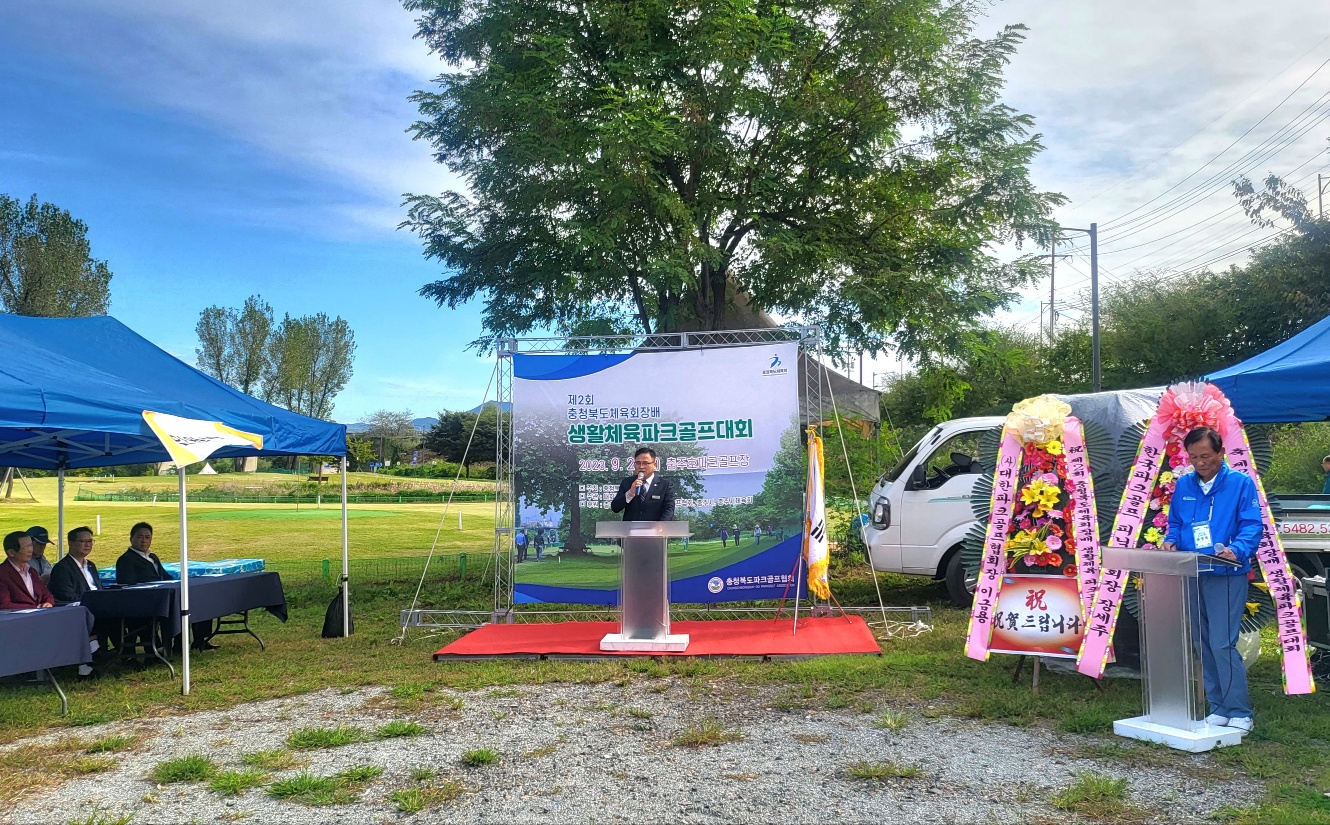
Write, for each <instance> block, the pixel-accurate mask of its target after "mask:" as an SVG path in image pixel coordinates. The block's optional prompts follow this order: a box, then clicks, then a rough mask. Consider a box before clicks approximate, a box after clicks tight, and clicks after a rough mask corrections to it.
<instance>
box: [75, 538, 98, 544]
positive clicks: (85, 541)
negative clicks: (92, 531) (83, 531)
mask: <svg viewBox="0 0 1330 825" xmlns="http://www.w3.org/2000/svg"><path fill="white" fill-rule="evenodd" d="M92 542H93V539H74V540H73V541H71V542H70V544H92Z"/></svg>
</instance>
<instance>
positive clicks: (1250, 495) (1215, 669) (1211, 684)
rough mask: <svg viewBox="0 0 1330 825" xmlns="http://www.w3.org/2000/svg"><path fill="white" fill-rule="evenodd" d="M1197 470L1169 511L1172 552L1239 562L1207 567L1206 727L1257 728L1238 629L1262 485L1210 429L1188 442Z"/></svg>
mask: <svg viewBox="0 0 1330 825" xmlns="http://www.w3.org/2000/svg"><path fill="white" fill-rule="evenodd" d="M1182 446H1183V447H1184V448H1186V450H1187V457H1188V458H1189V459H1190V460H1191V466H1192V469H1193V470H1194V471H1195V472H1192V473H1187V474H1186V475H1183V476H1180V477H1179V478H1178V482H1177V487H1176V488H1175V489H1174V491H1173V502H1172V504H1171V505H1170V506H1169V509H1168V536H1167V538H1166V539H1165V540H1164V549H1165V550H1184V551H1187V552H1193V553H1205V554H1208V555H1212V556H1215V557H1217V558H1221V559H1227V560H1229V561H1231V562H1236V566H1229V565H1224V564H1212V565H1205V564H1202V566H1201V574H1200V577H1199V582H1198V585H1199V587H1200V597H1201V599H1200V609H1199V611H1198V613H1199V615H1198V617H1197V619H1195V620H1193V624H1194V626H1199V629H1200V643H1201V672H1202V676H1203V677H1204V680H1205V698H1206V700H1207V701H1208V702H1209V703H1210V715H1209V716H1207V717H1206V718H1205V721H1206V723H1207V724H1211V725H1220V726H1226V727H1230V728H1237V729H1238V730H1241V731H1243V732H1244V733H1246V732H1248V731H1250V730H1251V729H1252V707H1251V697H1250V696H1249V694H1248V692H1247V671H1246V669H1244V667H1243V664H1242V656H1241V655H1240V654H1239V653H1238V647H1237V646H1238V633H1239V632H1240V631H1241V629H1242V614H1243V611H1245V610H1246V605H1247V574H1248V573H1249V572H1250V571H1251V565H1252V559H1253V558H1255V556H1256V548H1257V546H1258V544H1259V543H1260V540H1261V531H1262V526H1261V507H1260V503H1259V501H1258V499H1257V495H1256V483H1255V482H1254V481H1252V480H1251V477H1250V476H1248V475H1247V474H1245V473H1239V472H1237V471H1236V470H1233V469H1230V468H1229V466H1228V465H1227V464H1226V463H1225V462H1224V442H1223V440H1222V439H1221V438H1220V437H1219V433H1217V432H1215V431H1214V430H1213V429H1211V428H1210V427H1197V428H1196V429H1194V430H1192V431H1191V432H1189V433H1187V437H1186V438H1184V439H1183V440H1182Z"/></svg>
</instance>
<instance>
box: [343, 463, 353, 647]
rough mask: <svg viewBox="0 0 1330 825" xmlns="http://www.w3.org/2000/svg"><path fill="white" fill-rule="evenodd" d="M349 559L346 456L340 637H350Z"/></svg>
mask: <svg viewBox="0 0 1330 825" xmlns="http://www.w3.org/2000/svg"><path fill="white" fill-rule="evenodd" d="M350 566H351V559H350V556H349V554H348V552H347V540H346V456H342V636H343V638H345V637H347V636H350V635H351V586H350V585H349V584H348V583H347V579H348V575H347V574H348V573H349V572H350Z"/></svg>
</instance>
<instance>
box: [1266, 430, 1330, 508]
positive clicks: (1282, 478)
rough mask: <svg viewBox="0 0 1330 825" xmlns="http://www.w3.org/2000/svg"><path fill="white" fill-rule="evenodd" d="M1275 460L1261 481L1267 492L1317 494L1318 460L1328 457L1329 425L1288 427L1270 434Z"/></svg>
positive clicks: (1320, 477)
mask: <svg viewBox="0 0 1330 825" xmlns="http://www.w3.org/2000/svg"><path fill="white" fill-rule="evenodd" d="M1270 442H1271V445H1272V446H1273V447H1274V460H1273V461H1271V463H1270V470H1269V472H1267V473H1266V474H1265V478H1264V479H1263V480H1264V482H1265V489H1266V492H1268V493H1272V494H1274V493H1292V494H1299V493H1304V494H1305V493H1319V492H1321V486H1322V484H1323V483H1324V482H1325V473H1323V472H1322V471H1321V459H1322V458H1324V457H1325V456H1327V455H1330V423H1325V422H1317V423H1314V424H1288V425H1285V426H1281V427H1275V428H1273V429H1272V430H1271V432H1270Z"/></svg>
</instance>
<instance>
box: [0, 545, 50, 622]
mask: <svg viewBox="0 0 1330 825" xmlns="http://www.w3.org/2000/svg"><path fill="white" fill-rule="evenodd" d="M4 547H5V561H4V563H3V564H0V610H26V609H29V608H33V607H53V606H54V605H55V599H54V598H52V597H51V591H50V590H47V589H46V583H45V582H43V581H42V580H41V577H40V576H38V575H37V571H36V570H33V569H32V568H31V567H29V566H28V562H29V561H30V560H31V559H32V539H31V538H29V537H28V534H27V533H24V532H22V531H21V530H20V531H17V532H13V533H10V534H9V535H7V536H5V540H4Z"/></svg>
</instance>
